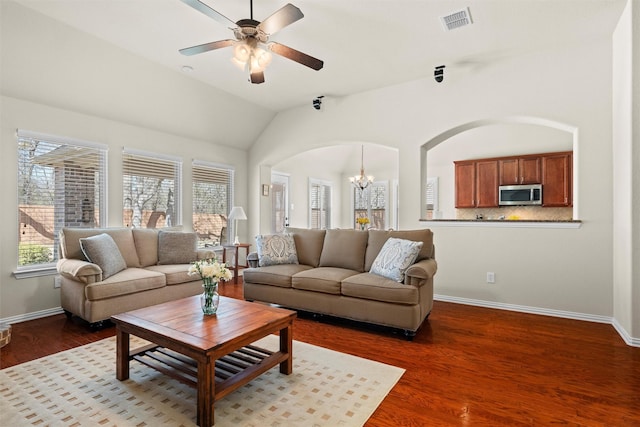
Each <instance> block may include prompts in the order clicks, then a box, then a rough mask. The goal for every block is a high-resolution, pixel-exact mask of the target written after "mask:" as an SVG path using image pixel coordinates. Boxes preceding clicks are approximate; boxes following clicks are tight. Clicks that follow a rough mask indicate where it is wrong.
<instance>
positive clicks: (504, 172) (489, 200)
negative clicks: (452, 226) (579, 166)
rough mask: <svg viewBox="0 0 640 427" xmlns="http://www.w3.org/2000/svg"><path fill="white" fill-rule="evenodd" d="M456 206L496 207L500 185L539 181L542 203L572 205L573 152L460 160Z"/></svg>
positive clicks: (555, 205)
mask: <svg viewBox="0 0 640 427" xmlns="http://www.w3.org/2000/svg"><path fill="white" fill-rule="evenodd" d="M453 163H454V165H455V191H456V194H455V203H456V208H458V209H462V208H494V207H498V206H499V204H498V199H499V192H498V188H499V186H501V185H520V184H542V206H545V207H547V206H548V207H552V206H553V207H566V206H573V194H572V192H573V189H572V187H573V172H572V167H573V152H572V151H563V152H558V153H541V154H525V155H520V156H508V157H495V158H488V159H475V160H459V161H455V162H453Z"/></svg>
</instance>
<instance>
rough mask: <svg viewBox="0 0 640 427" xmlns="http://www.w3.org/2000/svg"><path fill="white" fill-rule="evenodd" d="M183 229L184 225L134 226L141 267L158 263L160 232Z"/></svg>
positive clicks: (134, 238)
mask: <svg viewBox="0 0 640 427" xmlns="http://www.w3.org/2000/svg"><path fill="white" fill-rule="evenodd" d="M160 230H162V231H181V230H182V226H181V225H176V226H173V227H164V228H162V229H160V228H133V229H131V231H132V233H133V241H134V242H135V244H136V251H137V252H138V258H139V259H140V267H148V266H150V265H156V264H158V232H159V231H160Z"/></svg>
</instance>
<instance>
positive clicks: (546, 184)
mask: <svg viewBox="0 0 640 427" xmlns="http://www.w3.org/2000/svg"><path fill="white" fill-rule="evenodd" d="M572 168H573V153H572V152H571V151H567V152H562V153H553V154H547V155H544V156H542V206H546V207H551V206H556V207H563V206H573V194H572V192H573V188H572V187H573V182H572V179H573V173H572Z"/></svg>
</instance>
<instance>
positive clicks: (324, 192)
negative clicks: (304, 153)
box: [309, 179, 331, 229]
mask: <svg viewBox="0 0 640 427" xmlns="http://www.w3.org/2000/svg"><path fill="white" fill-rule="evenodd" d="M309 228H316V229H328V228H331V184H330V183H328V182H326V181H320V180H316V179H310V180H309Z"/></svg>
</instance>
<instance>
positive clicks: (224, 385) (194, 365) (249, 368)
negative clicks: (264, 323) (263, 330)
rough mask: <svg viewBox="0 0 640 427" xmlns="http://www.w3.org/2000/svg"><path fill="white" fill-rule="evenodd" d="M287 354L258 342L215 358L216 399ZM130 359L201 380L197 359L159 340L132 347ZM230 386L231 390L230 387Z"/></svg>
mask: <svg viewBox="0 0 640 427" xmlns="http://www.w3.org/2000/svg"><path fill="white" fill-rule="evenodd" d="M284 359H286V355H285V354H284V353H282V352H279V351H278V352H274V351H271V350H267V349H264V348H261V347H258V346H255V345H247V346H245V347H242V348H239V349H238V350H236V351H234V352H232V353H229V354H227V355H225V356H223V357H221V358H220V359H217V360H216V361H215V365H216V367H215V380H216V388H215V390H216V394H215V400H218V399H220V398H221V397H223V396H225V395H227V394H229V393H230V392H231V391H233V390H235V389H236V388H237V386H236V387H234V385H236V384H237V385H238V386H239V385H243V384H245V383H246V378H247V376H251V377H252V378H255V377H257V376H258V375H260V374H261V373H263V372H265V371H267V370H269V369H271V368H272V367H274V366H275V365H277V364H278V363H280V362H281V361H282V360H284ZM129 360H136V361H138V362H140V363H142V364H143V365H146V366H148V367H150V368H153V369H155V370H156V371H159V372H162V373H163V374H164V375H166V376H168V377H171V378H174V379H176V380H178V381H181V382H183V383H185V384H187V385H191V386H194V387H196V386H197V384H198V362H197V361H196V360H194V359H192V358H190V357H188V356H185V355H183V354H180V353H178V352H175V351H173V350H171V349H168V348H165V347H161V346H159V345H156V344H149V345H146V346H143V347H140V348H137V349H135V350H133V351H131V353H130V355H129ZM229 388H231V390H229Z"/></svg>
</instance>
